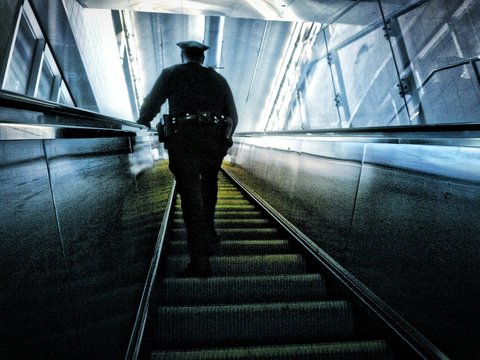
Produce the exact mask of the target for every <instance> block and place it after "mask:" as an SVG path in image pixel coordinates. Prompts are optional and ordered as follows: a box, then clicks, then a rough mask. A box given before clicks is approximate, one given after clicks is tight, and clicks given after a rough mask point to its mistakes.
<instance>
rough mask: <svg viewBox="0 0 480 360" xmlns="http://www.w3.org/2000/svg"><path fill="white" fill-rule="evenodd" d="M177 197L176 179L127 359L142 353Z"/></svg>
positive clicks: (166, 208) (129, 359)
mask: <svg viewBox="0 0 480 360" xmlns="http://www.w3.org/2000/svg"><path fill="white" fill-rule="evenodd" d="M175 198H176V182H175V180H173V184H172V188H171V190H170V194H169V196H168V200H167V205H166V207H165V212H164V214H163V218H162V223H161V226H160V230H159V232H158V236H157V241H156V244H155V250H154V252H153V256H152V260H151V263H150V269H149V271H148V275H147V279H146V281H145V286H144V288H143V293H142V297H141V300H140V303H139V306H138V311H137V316H136V319H135V323H134V325H133V329H132V332H131V336H130V341H129V343H128V348H127V352H126V354H125V360H137V359H138V358H139V355H140V350H141V347H142V340H143V334H144V330H145V326H146V323H147V319H148V316H149V313H150V305H151V300H152V294H153V291H154V288H155V286H156V281H157V273H158V268H159V264H160V258H161V256H162V249H163V247H164V246H163V245H164V244H165V241H166V237H167V234H168V231H167V230H168V228H169V226H170V223H171V220H172V214H173V211H172V210H173V208H174V206H175Z"/></svg>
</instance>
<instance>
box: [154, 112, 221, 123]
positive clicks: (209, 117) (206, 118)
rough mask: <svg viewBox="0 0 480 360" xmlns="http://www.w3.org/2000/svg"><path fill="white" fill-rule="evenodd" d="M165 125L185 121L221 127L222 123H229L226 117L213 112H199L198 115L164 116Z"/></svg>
mask: <svg viewBox="0 0 480 360" xmlns="http://www.w3.org/2000/svg"><path fill="white" fill-rule="evenodd" d="M163 118H164V121H165V123H166V124H167V123H171V124H172V125H174V124H175V123H177V122H178V123H181V122H185V121H198V122H199V123H204V124H211V125H220V124H221V123H222V122H226V121H227V117H226V116H225V115H219V114H216V113H213V112H211V111H199V112H197V113H196V114H188V113H187V114H186V115H183V116H175V115H164V116H163Z"/></svg>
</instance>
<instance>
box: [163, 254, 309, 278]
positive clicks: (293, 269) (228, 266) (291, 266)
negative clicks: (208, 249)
mask: <svg viewBox="0 0 480 360" xmlns="http://www.w3.org/2000/svg"><path fill="white" fill-rule="evenodd" d="M188 262H189V257H188V256H169V257H168V258H167V266H166V269H165V276H166V277H172V276H176V275H178V274H179V273H180V272H181V271H182V270H183V269H184V268H185V267H186V266H187V264H188ZM210 264H211V267H212V272H213V275H214V276H244V275H282V274H304V273H307V264H306V261H305V259H304V258H303V257H302V256H300V255H297V254H274V255H253V256H212V257H211V258H210Z"/></svg>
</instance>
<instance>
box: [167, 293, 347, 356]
mask: <svg viewBox="0 0 480 360" xmlns="http://www.w3.org/2000/svg"><path fill="white" fill-rule="evenodd" d="M192 319H194V321H192ZM352 324H353V319H352V311H351V307H350V306H349V304H347V303H346V302H343V301H318V302H293V303H266V304H240V305H203V306H160V308H159V330H160V331H159V334H158V341H159V345H160V346H162V347H166V348H172V347H179V346H182V347H185V346H188V347H192V348H195V347H199V346H202V347H203V346H205V345H208V346H215V347H218V346H243V345H249V344H253V345H265V344H272V343H273V344H285V343H295V342H299V341H300V342H301V341H312V342H320V341H328V340H332V339H333V340H337V339H350V338H351V337H352V336H353V325H352ZM307 329H308V331H306V330H307Z"/></svg>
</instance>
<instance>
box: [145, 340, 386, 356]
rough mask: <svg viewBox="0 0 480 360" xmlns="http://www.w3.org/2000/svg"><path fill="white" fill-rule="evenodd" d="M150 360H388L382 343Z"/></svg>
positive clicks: (205, 353)
mask: <svg viewBox="0 0 480 360" xmlns="http://www.w3.org/2000/svg"><path fill="white" fill-rule="evenodd" d="M151 359H152V360H180V359H181V360H253V359H256V360H286V359H296V360H318V359H329V360H390V359H392V354H391V350H390V348H389V347H388V346H387V344H386V343H385V342H384V341H382V340H378V341H377V340H373V341H355V342H338V343H324V344H322V343H320V344H298V345H278V346H261V347H260V346H259V347H242V348H223V349H221V348H220V349H199V350H190V351H175V350H172V351H156V352H154V353H152V356H151Z"/></svg>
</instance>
